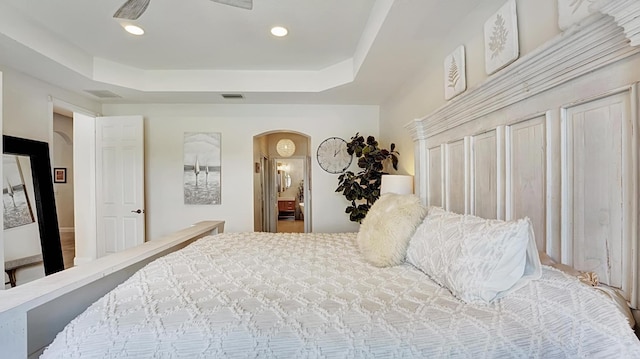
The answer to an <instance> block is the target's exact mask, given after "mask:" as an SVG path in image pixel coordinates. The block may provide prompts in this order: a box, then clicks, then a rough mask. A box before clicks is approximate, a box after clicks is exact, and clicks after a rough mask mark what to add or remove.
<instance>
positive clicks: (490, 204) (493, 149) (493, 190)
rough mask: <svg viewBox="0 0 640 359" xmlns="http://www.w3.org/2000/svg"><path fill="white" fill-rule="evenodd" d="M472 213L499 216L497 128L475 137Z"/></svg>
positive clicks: (484, 216) (492, 216)
mask: <svg viewBox="0 0 640 359" xmlns="http://www.w3.org/2000/svg"><path fill="white" fill-rule="evenodd" d="M472 168H473V170H472V175H471V178H472V180H471V181H472V188H471V198H472V200H473V203H472V206H471V208H472V214H474V215H476V216H478V217H482V218H491V219H495V218H497V217H498V144H497V136H496V130H493V131H489V132H486V133H483V134H480V135H476V136H474V137H473V158H472Z"/></svg>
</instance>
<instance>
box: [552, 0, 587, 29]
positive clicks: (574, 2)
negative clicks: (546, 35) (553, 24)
mask: <svg viewBox="0 0 640 359" xmlns="http://www.w3.org/2000/svg"><path fill="white" fill-rule="evenodd" d="M593 2H595V0H558V26H559V27H560V29H561V30H566V29H568V28H570V27H571V26H572V25H573V24H576V23H578V22H580V21H581V20H583V19H584V18H586V17H588V16H589V15H591V14H592V13H593V11H591V10H590V6H591V4H592V3H593Z"/></svg>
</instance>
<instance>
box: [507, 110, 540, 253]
mask: <svg viewBox="0 0 640 359" xmlns="http://www.w3.org/2000/svg"><path fill="white" fill-rule="evenodd" d="M544 124H545V117H544V116H540V117H536V118H532V119H529V120H526V121H522V122H518V123H516V124H513V125H511V126H507V128H506V137H507V141H506V146H507V149H506V156H507V168H506V172H507V194H506V219H507V220H512V219H517V218H523V217H529V219H531V224H532V225H533V233H534V235H535V237H536V245H537V247H538V250H539V251H544V250H545V249H546V231H547V228H546V187H545V183H546V170H545V168H546V161H545V159H546V156H547V155H546V137H545V125H544Z"/></svg>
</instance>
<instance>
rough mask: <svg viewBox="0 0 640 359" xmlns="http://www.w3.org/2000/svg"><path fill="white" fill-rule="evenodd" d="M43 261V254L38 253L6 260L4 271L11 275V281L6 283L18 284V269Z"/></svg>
mask: <svg viewBox="0 0 640 359" xmlns="http://www.w3.org/2000/svg"><path fill="white" fill-rule="evenodd" d="M41 262H42V254H36V255H33V256H29V257H23V258H17V259H13V260H10V261H6V262H4V271H5V272H6V273H7V275H8V276H9V281H8V282H5V283H4V284H5V285H7V284H11V287H12V288H13V287H15V286H16V270H18V269H20V268H22V267H26V266H30V265H32V264H36V263H41Z"/></svg>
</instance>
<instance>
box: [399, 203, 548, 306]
mask: <svg viewBox="0 0 640 359" xmlns="http://www.w3.org/2000/svg"><path fill="white" fill-rule="evenodd" d="M407 262H409V263H411V264H413V265H414V266H416V267H418V268H419V269H420V270H422V271H423V272H425V273H426V274H428V275H429V277H431V279H433V280H434V281H435V282H436V283H438V284H440V285H441V286H443V287H446V288H448V289H449V290H450V291H451V293H453V295H455V296H456V297H458V298H460V299H462V300H463V301H465V302H468V303H473V302H485V303H490V302H491V301H493V300H495V299H497V298H500V297H503V296H505V295H507V294H508V293H510V292H512V291H515V290H517V289H519V288H521V287H523V286H524V285H526V284H527V283H528V282H529V281H531V280H533V279H539V278H540V276H541V275H542V266H541V264H540V258H539V257H538V250H537V248H536V242H535V238H534V235H533V227H532V225H531V221H530V220H529V219H528V218H524V219H519V220H516V221H508V222H505V221H501V220H495V219H483V218H479V217H475V216H471V215H460V214H456V213H452V212H447V211H445V210H443V209H442V208H436V207H432V208H429V214H428V215H427V216H426V217H425V219H424V221H423V222H422V224H420V226H419V227H418V229H416V232H415V234H414V235H413V238H412V239H411V242H410V243H409V247H408V249H407Z"/></svg>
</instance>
